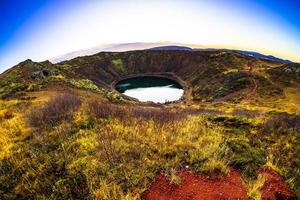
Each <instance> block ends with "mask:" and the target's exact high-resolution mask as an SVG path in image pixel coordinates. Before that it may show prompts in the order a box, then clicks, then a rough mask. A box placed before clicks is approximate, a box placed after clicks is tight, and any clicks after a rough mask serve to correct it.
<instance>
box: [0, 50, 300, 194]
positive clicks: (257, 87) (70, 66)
mask: <svg viewBox="0 0 300 200" xmlns="http://www.w3.org/2000/svg"><path fill="white" fill-rule="evenodd" d="M140 75H152V76H162V77H166V78H169V79H172V80H176V81H177V82H178V83H180V85H182V86H183V88H184V90H185V93H184V96H183V98H182V99H181V100H179V101H176V102H169V103H166V104H154V103H151V102H149V103H141V102H138V101H137V100H135V99H132V98H130V97H127V96H124V95H122V94H119V93H118V92H117V91H116V90H115V88H114V86H115V84H116V83H117V82H118V81H120V80H123V79H126V78H129V77H134V76H140ZM0 98H1V100H0V133H1V135H0V169H1V170H0V199H141V198H142V199H157V198H158V196H159V197H160V198H161V199H172V198H173V199H176V198H177V199H201V196H199V195H201V194H202V195H204V196H203V198H204V197H205V198H206V199H222V198H223V199H234V198H241V199H250V198H252V199H280V198H281V199H293V198H300V193H299V191H300V172H299V168H300V157H299V155H300V135H299V133H300V115H299V113H300V64H298V63H286V62H283V61H281V60H278V61H272V60H267V59H260V58H256V57H253V56H249V55H245V54H241V53H239V52H236V51H229V50H226V51H223V50H207V51H205V50H203V51H188V50H186V51H177V50H174V49H172V50H165V49H164V50H162V49H152V50H141V51H128V52H101V53H97V54H94V55H91V56H83V57H77V58H74V59H71V60H68V61H63V62H60V63H56V64H53V63H51V62H49V61H45V62H40V63H37V62H33V61H31V60H26V61H24V62H21V63H19V64H18V65H16V66H15V67H13V68H11V69H9V70H7V71H6V72H4V73H3V74H1V75H0ZM192 183H194V186H191V185H192ZM230 183H232V184H233V185H234V187H233V186H232V187H229V186H230ZM193 187H194V188H193ZM160 188H163V190H162V189H160ZM205 188H206V189H205ZM212 188H214V189H215V193H214V192H208V191H212V190H214V189H212ZM200 189H203V191H202V192H199V191H201V190H200ZM218 192H219V193H218ZM191 195H192V197H191ZM205 195H207V196H205ZM216 195H221V196H216ZM222 195H223V196H222ZM228 195H229V196H228ZM230 195H231V196H230ZM176 196H177V197H176ZM203 198H202V199H203Z"/></svg>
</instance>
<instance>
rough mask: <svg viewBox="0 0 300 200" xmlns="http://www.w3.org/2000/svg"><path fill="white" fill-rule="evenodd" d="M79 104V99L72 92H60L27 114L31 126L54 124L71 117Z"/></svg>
mask: <svg viewBox="0 0 300 200" xmlns="http://www.w3.org/2000/svg"><path fill="white" fill-rule="evenodd" d="M79 105H80V99H79V98H78V96H76V95H74V94H69V93H65V94H60V95H58V96H56V97H54V98H50V100H49V101H48V102H47V103H46V105H45V106H43V107H42V108H40V109H36V110H34V111H32V112H31V113H29V115H28V116H27V119H28V123H29V125H30V126H31V127H46V126H50V127H51V126H55V125H57V124H59V123H60V122H61V121H62V120H69V119H71V118H72V117H73V113H74V111H76V109H77V108H78V106H79Z"/></svg>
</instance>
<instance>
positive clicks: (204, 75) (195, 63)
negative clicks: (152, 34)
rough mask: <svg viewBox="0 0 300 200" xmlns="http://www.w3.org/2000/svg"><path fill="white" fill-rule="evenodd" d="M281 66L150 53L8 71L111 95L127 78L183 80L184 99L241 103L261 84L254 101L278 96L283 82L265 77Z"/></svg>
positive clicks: (210, 55) (215, 55) (216, 55)
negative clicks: (78, 83)
mask: <svg viewBox="0 0 300 200" xmlns="http://www.w3.org/2000/svg"><path fill="white" fill-rule="evenodd" d="M250 62H251V63H252V64H253V71H252V72H251V73H250V74H249V73H248V72H247V70H248V64H249V63H250ZM281 65H283V63H279V62H273V61H267V60H260V59H257V58H253V57H250V56H246V55H241V54H238V53H235V52H230V51H229V52H228V51H226V52H222V51H207V52H206V51H199V52H198V51H193V52H190V51H188V52H187V51H153V50H151V51H132V52H122V53H98V54H95V55H92V56H85V57H78V58H75V59H72V60H70V61H64V62H62V63H58V64H55V65H54V64H51V63H50V62H43V63H34V62H31V61H25V62H23V63H20V64H19V65H18V66H16V67H14V68H13V69H12V70H10V71H15V73H17V72H19V74H20V76H22V78H21V79H20V80H25V82H30V83H31V82H34V81H35V80H39V81H40V80H42V79H43V78H45V77H48V76H52V77H54V76H58V75H59V76H62V77H63V78H65V79H75V80H86V79H88V80H90V81H92V82H93V83H94V84H95V85H98V86H99V87H102V88H104V89H106V90H109V91H113V89H114V88H113V87H112V85H113V83H115V82H116V81H118V80H121V79H124V78H126V77H130V76H135V75H141V74H152V75H161V76H166V77H169V78H173V79H175V80H177V81H179V82H181V83H182V84H183V85H184V86H185V89H186V91H187V93H188V94H189V95H187V98H188V100H200V101H202V102H206V101H214V100H217V99H225V100H228V101H233V102H239V101H241V100H243V99H244V98H245V97H246V96H249V88H253V87H255V92H256V90H257V85H260V90H259V91H258V97H262V98H266V97H270V96H271V97H273V96H278V95H281V94H282V90H281V85H280V84H281V82H280V81H281V79H280V80H277V79H276V77H274V76H272V75H271V76H269V71H270V70H272V69H274V68H276V66H281ZM288 66H289V65H288ZM268 70H269V71H268ZM275 71H276V70H275ZM6 74H11V73H9V72H6ZM38 84H40V83H38ZM266 88H267V89H266ZM20 90H22V89H20ZM250 96H252V95H250ZM248 98H249V97H248Z"/></svg>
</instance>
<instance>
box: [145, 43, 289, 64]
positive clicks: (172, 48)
mask: <svg viewBox="0 0 300 200" xmlns="http://www.w3.org/2000/svg"><path fill="white" fill-rule="evenodd" d="M149 50H160V51H217V50H223V51H234V52H238V53H240V54H243V55H247V56H252V57H255V58H260V59H265V60H271V61H276V62H283V63H293V62H292V61H290V60H284V59H281V58H277V57H275V56H272V55H264V54H261V53H258V52H254V51H242V50H233V49H215V48H201V49H198V48H190V47H186V46H176V45H173V46H160V47H154V48H150V49H149Z"/></svg>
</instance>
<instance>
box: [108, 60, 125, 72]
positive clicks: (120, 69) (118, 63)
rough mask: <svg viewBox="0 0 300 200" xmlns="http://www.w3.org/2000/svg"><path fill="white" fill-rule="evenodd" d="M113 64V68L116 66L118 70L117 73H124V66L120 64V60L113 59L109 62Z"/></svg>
mask: <svg viewBox="0 0 300 200" xmlns="http://www.w3.org/2000/svg"><path fill="white" fill-rule="evenodd" d="M111 62H112V63H113V65H114V66H116V68H117V69H118V70H119V71H122V72H124V71H125V66H124V64H123V62H122V60H121V59H120V58H118V59H114V60H112V61H111Z"/></svg>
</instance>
